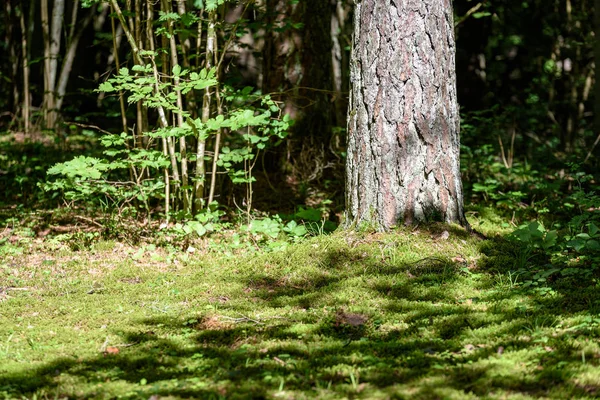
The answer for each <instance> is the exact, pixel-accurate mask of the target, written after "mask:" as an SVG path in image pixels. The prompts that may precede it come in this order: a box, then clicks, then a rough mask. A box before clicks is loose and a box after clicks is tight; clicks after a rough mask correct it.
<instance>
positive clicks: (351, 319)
mask: <svg viewBox="0 0 600 400" xmlns="http://www.w3.org/2000/svg"><path fill="white" fill-rule="evenodd" d="M368 320H369V317H367V316H365V315H361V314H354V313H346V312H344V311H338V312H337V314H336V316H335V323H336V325H344V324H345V325H350V326H362V325H364V324H365V323H366V322H367V321H368Z"/></svg>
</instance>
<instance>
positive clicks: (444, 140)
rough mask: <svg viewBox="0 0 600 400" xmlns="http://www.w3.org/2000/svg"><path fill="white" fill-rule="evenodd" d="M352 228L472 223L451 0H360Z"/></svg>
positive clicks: (352, 115)
mask: <svg viewBox="0 0 600 400" xmlns="http://www.w3.org/2000/svg"><path fill="white" fill-rule="evenodd" d="M354 29H355V31H354V39H353V53H352V57H351V66H350V69H351V93H350V107H349V120H348V159H347V168H346V175H347V176H346V177H347V180H346V185H347V186H346V203H347V204H346V206H347V210H346V226H347V227H360V226H364V225H367V226H373V227H376V228H377V229H379V230H386V229H389V228H391V227H393V226H394V225H397V224H398V223H401V222H403V223H404V224H407V225H409V224H414V223H418V222H426V221H444V222H451V223H460V224H462V225H467V222H466V219H465V217H464V211H463V199H462V183H461V179H460V166H459V161H460V160H459V147H460V146H459V112H458V103H457V98H456V72H455V61H454V57H455V41H454V32H453V16H452V3H451V1H450V0H419V1H402V2H399V1H394V0H363V1H361V2H358V3H357V4H356V9H355V19H354Z"/></svg>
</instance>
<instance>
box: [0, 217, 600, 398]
mask: <svg viewBox="0 0 600 400" xmlns="http://www.w3.org/2000/svg"><path fill="white" fill-rule="evenodd" d="M515 246H516V245H515V244H514V243H512V242H508V241H506V240H504V239H502V238H500V237H498V238H495V239H488V240H484V239H482V238H481V237H479V236H477V235H472V234H469V233H468V232H466V231H464V230H462V228H459V227H452V226H447V225H443V224H439V225H434V226H433V227H427V228H426V227H416V228H415V227H411V228H404V227H403V228H399V229H396V230H395V231H393V232H391V233H388V234H382V233H375V232H358V233H357V232H343V231H340V232H336V233H334V234H333V235H330V236H320V237H315V238H312V239H309V240H306V241H304V242H302V243H298V244H291V245H289V246H288V247H287V249H285V250H284V251H281V252H269V253H263V252H256V253H254V254H250V255H247V256H239V255H238V256H236V257H228V256H226V255H219V254H217V253H215V252H212V253H210V252H198V253H197V254H190V253H187V254H183V253H177V252H168V251H165V250H164V249H160V248H152V247H145V248H143V252H141V253H140V252H139V248H130V247H128V246H126V245H123V244H120V243H103V242H98V243H96V244H95V245H94V246H92V247H93V249H91V250H78V251H72V250H69V249H65V250H63V252H61V253H59V252H56V251H55V250H54V249H53V248H50V247H49V248H44V247H37V248H36V250H35V255H31V256H30V255H27V256H22V255H17V254H12V253H11V254H8V253H4V254H3V255H2V259H0V266H2V268H0V274H1V275H0V279H1V280H0V281H1V282H10V286H12V287H14V289H9V290H8V291H6V290H5V292H4V294H5V296H4V297H0V301H1V302H0V307H1V308H0V310H1V312H0V398H2V397H6V398H14V397H19V398H20V397H22V396H25V397H26V398H32V397H34V396H37V397H38V398H40V397H42V398H43V397H44V396H46V397H56V396H58V397H59V398H60V397H69V398H114V397H124V398H140V397H144V398H149V397H150V396H153V395H157V396H160V397H161V398H171V399H177V398H211V397H212V398H219V396H221V397H226V398H260V397H269V398H270V397H283V398H323V399H328V398H331V399H335V398H369V399H378V398H381V399H384V398H390V397H394V398H411V399H413V398H415V399H420V398H422V399H429V398H449V399H452V398H456V399H468V398H481V397H485V398H492V399H493V398H573V397H576V398H586V397H587V398H594V397H595V396H596V392H595V391H596V388H597V387H598V380H597V379H596V378H595V377H596V376H598V375H600V374H598V372H599V367H598V365H599V363H598V359H599V358H598V354H600V353H599V352H600V349H599V348H598V346H597V344H596V343H595V338H597V336H598V332H599V328H598V326H599V325H600V320H598V319H596V317H595V315H594V314H593V313H591V312H589V311H588V310H582V309H581V304H584V303H586V304H590V305H594V304H596V303H598V302H599V301H600V297H599V296H600V295H599V294H598V291H597V290H578V292H577V293H570V292H569V289H568V288H567V287H557V288H556V289H555V291H554V292H553V293H550V294H546V295H543V294H540V293H537V292H531V291H529V292H527V291H523V290H522V289H520V288H519V287H518V285H517V284H516V282H515V278H514V277H511V276H510V271H511V268H513V266H514V264H515V263H516V262H517V257H518V251H519V248H518V246H517V247H515ZM0 286H2V287H4V286H5V285H2V284H0ZM17 288H20V289H23V290H16V289H17ZM570 299H575V300H574V301H572V302H571V301H570Z"/></svg>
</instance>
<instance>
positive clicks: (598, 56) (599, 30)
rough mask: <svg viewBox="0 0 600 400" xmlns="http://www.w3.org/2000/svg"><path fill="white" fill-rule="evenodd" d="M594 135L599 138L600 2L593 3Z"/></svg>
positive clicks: (597, 0)
mask: <svg viewBox="0 0 600 400" xmlns="http://www.w3.org/2000/svg"><path fill="white" fill-rule="evenodd" d="M594 8H595V9H594V36H595V41H594V79H595V84H594V133H595V134H596V135H597V136H598V137H599V138H600V73H598V69H600V0H595V1H594Z"/></svg>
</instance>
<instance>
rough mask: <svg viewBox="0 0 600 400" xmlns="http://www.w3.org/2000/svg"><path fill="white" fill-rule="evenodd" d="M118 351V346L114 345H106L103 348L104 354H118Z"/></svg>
mask: <svg viewBox="0 0 600 400" xmlns="http://www.w3.org/2000/svg"><path fill="white" fill-rule="evenodd" d="M119 352H120V350H119V348H118V347H114V346H108V347H107V348H106V350H104V354H105V355H106V354H113V355H115V354H119Z"/></svg>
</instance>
